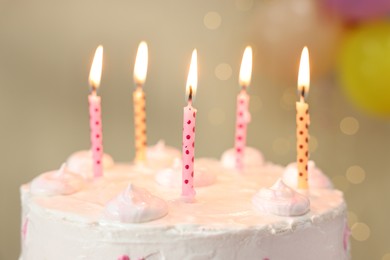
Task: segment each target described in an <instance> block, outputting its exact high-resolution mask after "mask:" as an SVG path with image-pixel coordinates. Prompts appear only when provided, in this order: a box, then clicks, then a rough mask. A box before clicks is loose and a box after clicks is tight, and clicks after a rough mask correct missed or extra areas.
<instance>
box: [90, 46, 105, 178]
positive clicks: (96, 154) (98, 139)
mask: <svg viewBox="0 0 390 260" xmlns="http://www.w3.org/2000/svg"><path fill="white" fill-rule="evenodd" d="M102 63H103V47H102V46H101V45H100V46H99V47H98V48H97V49H96V52H95V57H94V59H93V62H92V66H91V71H90V74H89V84H90V86H91V94H90V95H89V96H88V100H89V116H90V121H89V123H90V128H91V150H92V162H93V164H92V165H93V176H94V177H95V178H97V177H101V176H103V161H102V159H103V135H102V119H101V105H100V104H101V98H100V97H99V96H98V95H97V93H96V92H97V89H98V88H99V85H100V78H101V73H102Z"/></svg>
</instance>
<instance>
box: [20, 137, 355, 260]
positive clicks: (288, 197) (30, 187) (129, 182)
mask: <svg viewBox="0 0 390 260" xmlns="http://www.w3.org/2000/svg"><path fill="white" fill-rule="evenodd" d="M154 149H155V150H152V151H153V152H151V154H152V155H151V156H150V158H152V157H153V158H152V159H150V161H152V162H151V163H150V165H153V167H148V166H139V165H137V166H135V165H132V164H119V163H113V161H112V160H111V158H110V157H106V159H105V160H107V162H103V163H104V165H105V171H104V177H101V178H98V179H95V180H93V179H91V178H90V176H91V174H90V171H91V169H90V167H91V166H90V164H89V166H88V165H87V166H86V164H85V163H83V160H88V159H83V156H84V155H85V154H84V155H83V154H75V155H74V156H73V157H72V158H70V159H69V160H68V161H67V165H63V167H61V169H60V170H56V171H52V172H48V173H44V174H42V175H40V176H38V177H37V178H35V179H34V180H33V181H32V182H31V183H29V184H26V185H23V186H22V187H21V194H22V208H23V214H22V252H21V257H20V259H21V260H43V259H49V260H54V259H55V260H70V259H72V260H77V259H80V260H81V259H87V260H91V259H93V260H96V259H102V260H110V259H112V260H129V259H131V260H140V259H145V260H149V259H150V260H152V259H161V260H162V259H164V260H203V259H220V260H228V259H240V260H252V259H253V260H285V259H289V260H303V259H316V260H331V259H332V260H334V259H337V260H343V259H349V258H350V257H349V240H348V238H349V229H348V227H347V222H346V204H345V201H344V198H343V194H342V192H340V191H338V190H335V189H333V188H332V186H331V184H329V183H326V185H322V186H321V180H324V176H323V174H322V173H318V172H317V173H316V174H315V175H313V178H319V179H320V181H315V180H313V182H317V183H320V184H319V185H317V186H315V187H311V188H310V190H309V191H308V192H307V193H306V194H301V193H298V192H297V191H296V190H295V187H290V186H288V185H287V184H285V183H288V184H289V185H292V186H294V183H293V182H292V181H291V176H293V175H294V169H293V167H294V166H289V167H288V168H286V170H285V168H284V167H281V166H278V165H274V164H271V163H264V162H263V158H262V156H261V154H259V153H256V152H255V151H252V152H249V150H248V152H247V153H246V154H247V156H251V158H253V159H252V160H247V162H245V165H246V166H245V167H244V169H243V170H242V171H241V172H237V171H236V170H235V169H234V168H232V167H231V161H230V160H231V158H230V157H231V154H232V152H231V151H227V152H226V153H225V154H224V155H223V158H222V160H221V161H217V160H213V159H196V161H195V173H194V176H195V177H194V178H195V187H196V192H197V194H196V201H195V202H194V203H186V202H184V201H183V200H182V199H181V198H180V193H181V188H180V182H181V172H180V169H181V168H180V161H177V160H176V161H175V160H174V159H173V157H177V155H180V153H178V152H177V151H175V150H167V149H168V148H166V147H164V146H163V145H162V146H161V144H160V147H159V149H160V150H158V149H157V148H156V147H155V148H154ZM156 149H157V150H156ZM167 151H169V152H167ZM158 153H161V154H164V156H161V158H164V159H163V162H161V161H160V162H157V161H158V160H159V158H160V156H158ZM167 154H168V155H167ZM170 154H172V156H169V155H170ZM259 156H260V157H259ZM248 158H249V157H248ZM259 158H261V161H259V160H260V159H259ZM253 160H255V161H256V162H257V163H253V162H254V161H253ZM156 165H158V166H159V167H157V166H156ZM167 165H168V166H169V165H172V167H167ZM312 167H314V165H313V166H312ZM145 169H147V170H145ZM80 171H82V172H80ZM295 174H296V173H295ZM318 176H320V177H318ZM309 178H311V175H310V169H309ZM321 178H322V179H321ZM325 180H327V178H326V177H325Z"/></svg>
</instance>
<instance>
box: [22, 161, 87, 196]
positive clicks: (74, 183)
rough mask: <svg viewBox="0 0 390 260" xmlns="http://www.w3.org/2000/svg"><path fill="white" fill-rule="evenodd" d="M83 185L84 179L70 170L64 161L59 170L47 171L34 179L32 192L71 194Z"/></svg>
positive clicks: (39, 193) (48, 194) (46, 194)
mask: <svg viewBox="0 0 390 260" xmlns="http://www.w3.org/2000/svg"><path fill="white" fill-rule="evenodd" d="M83 185H84V179H83V178H82V177H81V176H79V175H78V174H75V173H73V172H70V171H69V170H68V169H67V167H66V164H65V163H64V164H62V166H61V168H60V169H59V170H56V171H50V172H45V173H43V174H41V175H39V176H38V177H36V178H35V179H34V180H32V182H31V184H30V192H31V193H32V194H33V195H44V196H54V195H69V194H72V193H75V192H77V191H79V190H80V189H81V188H82V187H83Z"/></svg>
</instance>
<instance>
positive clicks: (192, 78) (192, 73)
mask: <svg viewBox="0 0 390 260" xmlns="http://www.w3.org/2000/svg"><path fill="white" fill-rule="evenodd" d="M197 86H198V54H197V51H196V49H194V50H193V51H192V57H191V65H190V70H189V72H188V78H187V85H186V96H187V97H188V98H189V99H190V100H191V99H192V98H193V96H194V95H195V93H196V88H197Z"/></svg>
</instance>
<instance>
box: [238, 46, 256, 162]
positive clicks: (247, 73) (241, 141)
mask: <svg viewBox="0 0 390 260" xmlns="http://www.w3.org/2000/svg"><path fill="white" fill-rule="evenodd" d="M251 77H252V48H251V47H246V49H245V51H244V55H243V57H242V62H241V68H240V86H241V92H240V93H239V94H238V96H237V111H236V134H235V151H236V168H237V169H240V170H241V169H242V168H243V161H244V152H245V146H246V134H247V125H248V123H249V122H250V113H249V95H248V93H247V88H248V86H249V84H250V81H251Z"/></svg>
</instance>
